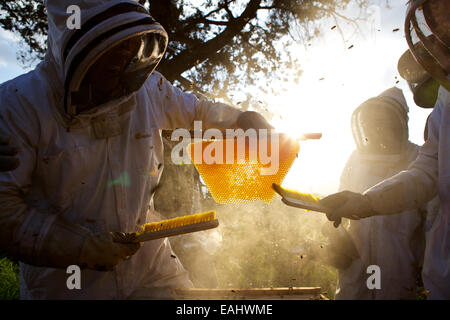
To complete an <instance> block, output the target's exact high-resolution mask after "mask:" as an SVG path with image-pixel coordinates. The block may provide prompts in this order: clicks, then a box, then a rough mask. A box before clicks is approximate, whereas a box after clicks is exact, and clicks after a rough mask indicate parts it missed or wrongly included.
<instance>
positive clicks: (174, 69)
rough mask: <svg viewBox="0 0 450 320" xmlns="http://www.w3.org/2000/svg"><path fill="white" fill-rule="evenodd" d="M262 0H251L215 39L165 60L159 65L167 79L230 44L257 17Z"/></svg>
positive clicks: (171, 79)
mask: <svg viewBox="0 0 450 320" xmlns="http://www.w3.org/2000/svg"><path fill="white" fill-rule="evenodd" d="M261 1H262V0H251V1H250V2H249V3H248V4H247V7H246V8H245V10H244V11H243V12H242V14H241V15H240V16H239V17H237V18H235V19H234V20H233V21H232V22H229V23H228V24H227V27H226V28H225V30H224V31H222V32H221V33H220V34H219V35H217V36H216V37H214V38H213V39H211V40H209V41H207V42H204V43H202V44H200V45H198V46H196V47H193V48H188V49H187V50H185V51H183V52H182V53H180V54H179V55H177V56H175V57H174V58H173V59H171V60H170V61H165V62H164V63H163V64H161V66H160V67H159V70H160V71H161V73H162V74H164V75H165V77H166V78H167V79H169V80H170V81H173V80H174V79H175V78H176V75H179V74H182V73H183V72H184V71H186V70H189V69H191V68H192V67H194V66H196V65H197V64H199V63H201V62H203V61H205V60H206V59H208V57H209V56H211V55H214V54H215V53H216V52H217V51H219V50H220V49H222V48H223V47H224V46H225V45H227V44H229V43H230V42H231V41H232V40H233V38H234V37H235V36H236V35H237V34H239V33H240V32H241V30H242V29H243V28H244V27H245V25H246V24H247V23H248V21H250V20H251V19H253V18H255V17H256V13H257V11H258V9H259V8H260V4H261Z"/></svg>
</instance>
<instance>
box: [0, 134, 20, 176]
mask: <svg viewBox="0 0 450 320" xmlns="http://www.w3.org/2000/svg"><path fill="white" fill-rule="evenodd" d="M18 152H19V149H18V148H16V147H13V146H11V145H10V138H9V137H7V136H4V135H1V134H0V172H4V171H10V170H14V169H16V168H17V167H18V166H19V164H20V162H19V159H17V158H16V157H14V156H15V155H16V154H17V153H18Z"/></svg>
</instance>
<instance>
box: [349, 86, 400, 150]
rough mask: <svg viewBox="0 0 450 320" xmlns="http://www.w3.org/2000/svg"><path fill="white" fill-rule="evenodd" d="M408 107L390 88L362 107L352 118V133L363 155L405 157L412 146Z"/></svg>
mask: <svg viewBox="0 0 450 320" xmlns="http://www.w3.org/2000/svg"><path fill="white" fill-rule="evenodd" d="M408 111H409V109H408V105H407V103H406V100H405V97H404V95H403V92H402V90H400V89H398V88H395V87H393V88H390V89H388V90H386V91H384V92H383V93H381V94H380V95H379V96H377V97H374V98H371V99H369V100H367V101H365V102H364V103H362V104H361V105H360V106H359V107H358V108H357V109H356V110H355V111H354V112H353V115H352V133H353V138H354V140H355V143H356V146H357V148H358V150H359V151H360V152H361V153H362V154H384V155H397V154H402V153H403V152H404V151H405V149H406V146H407V143H408Z"/></svg>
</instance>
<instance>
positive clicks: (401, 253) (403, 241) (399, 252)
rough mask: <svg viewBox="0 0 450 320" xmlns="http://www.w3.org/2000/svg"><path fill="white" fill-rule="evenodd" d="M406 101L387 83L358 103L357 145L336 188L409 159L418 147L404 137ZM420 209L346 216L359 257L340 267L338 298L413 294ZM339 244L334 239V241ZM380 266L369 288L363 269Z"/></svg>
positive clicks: (380, 176)
mask: <svg viewBox="0 0 450 320" xmlns="http://www.w3.org/2000/svg"><path fill="white" fill-rule="evenodd" d="M408 111H409V109H408V106H407V104H406V100H405V97H404V96H403V93H402V91H401V90H400V89H398V88H395V87H394V88H391V89H388V90H386V91H384V92H383V93H381V94H380V95H379V96H378V97H375V98H371V99H369V100H367V101H365V102H364V103H362V104H361V105H360V106H359V107H358V108H357V109H356V110H355V111H354V112H353V115H352V121H351V124H352V133H353V138H354V140H355V143H356V146H357V149H356V150H355V151H354V152H353V153H352V155H351V156H350V158H349V160H348V161H347V164H346V166H345V168H344V170H343V172H342V176H341V184H340V187H339V188H340V190H350V191H353V192H363V191H365V190H367V189H368V188H370V187H372V186H374V185H375V184H377V183H379V182H380V181H383V180H385V179H387V178H389V177H391V176H393V175H395V174H397V173H399V172H400V171H402V170H405V169H406V168H407V167H408V166H409V164H410V163H411V162H413V161H414V160H415V159H416V157H417V154H418V149H419V147H418V146H417V145H415V144H413V143H411V142H410V141H408ZM422 212H423V211H421V210H418V209H413V210H408V211H405V212H402V213H401V214H397V215H395V216H376V217H370V218H367V219H363V220H358V221H350V224H349V229H348V233H349V235H350V237H351V238H352V240H353V242H354V244H355V246H356V249H357V250H358V252H359V256H360V258H355V259H354V260H353V261H352V262H351V264H350V265H349V266H348V267H346V268H340V269H339V283H338V290H337V293H336V299H352V300H353V299H383V300H385V299H415V298H416V287H417V279H418V278H419V277H420V270H421V265H422V260H423V250H424V245H425V243H424V240H425V239H424V237H425V232H424V227H423V221H424V215H423V213H422ZM335 245H338V244H335ZM371 265H377V266H379V267H380V268H381V270H382V273H381V283H382V284H383V285H382V286H381V288H380V289H377V290H370V289H369V288H368V287H367V277H368V274H367V268H368V267H369V266H371Z"/></svg>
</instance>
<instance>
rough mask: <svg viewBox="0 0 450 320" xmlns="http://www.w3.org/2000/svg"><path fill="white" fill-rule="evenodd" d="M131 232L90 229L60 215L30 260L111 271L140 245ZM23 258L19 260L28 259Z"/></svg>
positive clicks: (43, 264)
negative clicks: (39, 248)
mask: <svg viewBox="0 0 450 320" xmlns="http://www.w3.org/2000/svg"><path fill="white" fill-rule="evenodd" d="M131 236H133V234H129V233H127V234H125V233H120V232H100V233H93V232H92V231H90V230H89V229H87V228H85V227H83V226H81V225H79V224H76V223H74V222H72V221H70V220H68V219H66V218H64V217H61V216H60V217H57V219H56V220H55V221H54V222H53V224H52V225H51V227H50V229H49V231H48V233H47V236H46V237H45V239H44V240H43V247H42V249H41V250H40V252H39V254H38V256H37V257H35V258H34V259H33V260H32V261H30V264H33V265H39V266H45V267H51V268H67V266H69V265H72V264H73V265H78V266H79V267H80V268H82V269H92V270H97V271H111V270H112V269H113V267H114V266H115V265H117V264H118V263H120V262H121V261H123V260H126V259H127V258H129V257H130V256H132V255H133V254H135V253H136V251H137V250H138V249H139V248H140V247H141V243H139V242H138V243H134V242H133V241H132V237H131ZM38 237H39V236H38ZM28 258H29V257H28ZM25 259H27V257H21V259H20V260H22V261H24V262H26V263H29V262H28V261H27V260H29V259H27V260H25Z"/></svg>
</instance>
